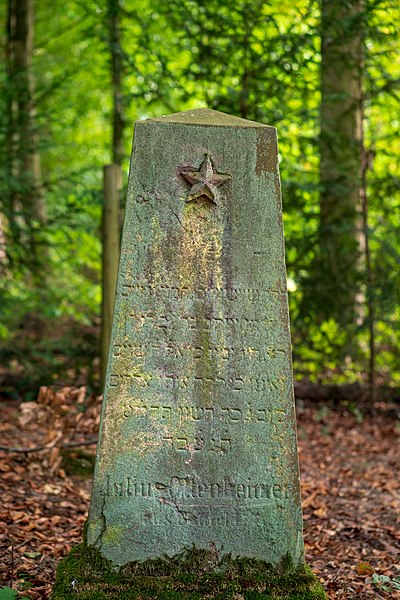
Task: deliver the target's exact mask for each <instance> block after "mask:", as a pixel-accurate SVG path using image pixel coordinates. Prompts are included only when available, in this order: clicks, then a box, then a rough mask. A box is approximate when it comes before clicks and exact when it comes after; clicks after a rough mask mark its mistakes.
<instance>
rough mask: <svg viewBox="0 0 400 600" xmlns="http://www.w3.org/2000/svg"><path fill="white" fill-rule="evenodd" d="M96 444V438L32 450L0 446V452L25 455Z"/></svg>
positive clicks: (36, 447) (34, 447) (38, 447)
mask: <svg viewBox="0 0 400 600" xmlns="http://www.w3.org/2000/svg"><path fill="white" fill-rule="evenodd" d="M94 444H97V437H96V438H93V439H91V440H85V441H83V442H64V443H63V444H58V445H57V444H56V445H55V444H51V445H49V444H47V445H44V446H33V448H10V447H8V446H0V450H3V451H4V452H20V453H21V454H26V453H28V452H39V451H40V450H51V449H52V448H79V446H92V445H94Z"/></svg>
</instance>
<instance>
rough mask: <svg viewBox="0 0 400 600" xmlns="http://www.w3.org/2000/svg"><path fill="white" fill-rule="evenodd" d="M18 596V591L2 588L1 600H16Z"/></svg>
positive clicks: (26, 599) (0, 592) (0, 591)
mask: <svg viewBox="0 0 400 600" xmlns="http://www.w3.org/2000/svg"><path fill="white" fill-rule="evenodd" d="M17 596H18V592H17V590H13V589H12V588H9V587H5V586H3V587H1V588H0V600H14V599H15V598H16V597H17ZM20 600H29V599H28V598H26V596H24V597H23V598H22V597H20Z"/></svg>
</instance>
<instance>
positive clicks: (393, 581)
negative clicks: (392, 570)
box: [366, 573, 400, 592]
mask: <svg viewBox="0 0 400 600" xmlns="http://www.w3.org/2000/svg"><path fill="white" fill-rule="evenodd" d="M366 581H367V583H372V585H373V586H374V587H376V588H377V589H378V590H383V591H384V592H392V591H397V592H398V591H400V577H393V578H391V577H389V576H388V575H378V574H377V573H374V574H373V575H372V577H369V578H368V579H366Z"/></svg>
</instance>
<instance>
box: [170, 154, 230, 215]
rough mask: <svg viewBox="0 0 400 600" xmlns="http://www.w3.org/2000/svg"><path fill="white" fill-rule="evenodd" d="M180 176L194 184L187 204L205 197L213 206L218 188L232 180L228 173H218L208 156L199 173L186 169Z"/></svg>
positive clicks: (192, 168) (191, 168)
mask: <svg viewBox="0 0 400 600" xmlns="http://www.w3.org/2000/svg"><path fill="white" fill-rule="evenodd" d="M180 174H181V175H182V177H184V178H185V179H186V181H188V182H189V183H191V184H192V187H191V189H190V191H189V194H188V197H187V198H186V202H192V201H193V200H197V199H198V198H201V197H202V196H205V197H206V198H208V199H209V200H211V202H213V204H216V201H215V199H216V197H217V194H218V192H217V187H219V186H220V185H222V184H223V183H225V182H226V181H229V179H232V177H231V175H228V173H217V171H216V170H215V168H214V165H213V164H212V162H211V158H210V157H209V156H208V154H207V155H206V157H205V159H204V160H203V162H202V163H201V165H200V168H199V170H198V171H196V170H195V169H194V167H185V168H184V169H182V170H181V171H180Z"/></svg>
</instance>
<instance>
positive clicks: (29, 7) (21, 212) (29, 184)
mask: <svg viewBox="0 0 400 600" xmlns="http://www.w3.org/2000/svg"><path fill="white" fill-rule="evenodd" d="M7 30H8V44H7V46H8V48H7V65H8V77H9V84H10V89H9V92H10V98H9V107H8V108H9V111H10V113H9V127H10V130H9V139H8V144H9V146H8V153H9V156H8V170H9V176H10V179H9V181H10V201H9V211H10V215H9V223H10V229H12V230H14V232H15V231H16V229H17V227H19V228H20V229H21V228H23V229H25V232H26V238H25V241H27V243H28V244H29V246H30V258H29V263H30V266H31V270H32V273H33V274H34V275H38V274H39V272H40V273H44V272H45V271H44V269H43V267H44V264H45V262H46V258H47V248H46V242H45V240H44V237H43V226H44V225H45V224H46V223H47V211H46V204H45V198H44V191H43V186H42V174H41V164H40V154H39V134H38V129H37V123H36V109H35V80H34V75H33V71H32V54H33V36H34V13H33V0H9V5H8V23H7ZM15 182H18V185H17V186H15ZM16 187H18V192H16V191H14V190H16Z"/></svg>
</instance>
